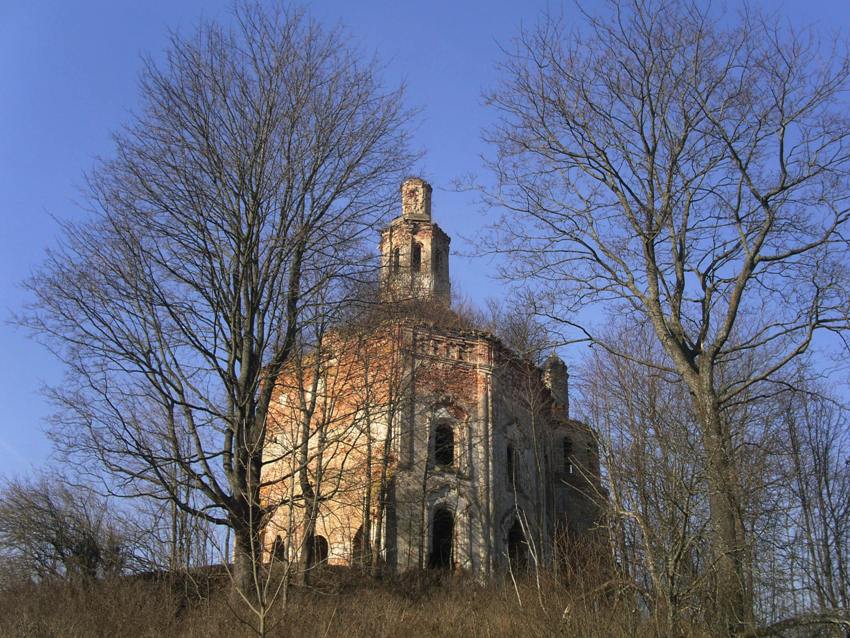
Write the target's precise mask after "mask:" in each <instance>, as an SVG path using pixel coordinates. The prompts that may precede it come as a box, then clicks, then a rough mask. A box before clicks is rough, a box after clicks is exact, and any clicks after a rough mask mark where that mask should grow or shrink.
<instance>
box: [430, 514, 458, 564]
mask: <svg viewBox="0 0 850 638" xmlns="http://www.w3.org/2000/svg"><path fill="white" fill-rule="evenodd" d="M454 528H455V519H454V515H453V514H452V513H451V511H449V510H447V509H446V508H444V507H441V508H439V509H438V510H437V511H435V512H434V519H433V521H432V523H431V552H430V554H429V556H428V567H429V568H430V569H450V568H451V566H452V562H453V561H452V558H453V557H452V545H453V543H452V541H453V539H454Z"/></svg>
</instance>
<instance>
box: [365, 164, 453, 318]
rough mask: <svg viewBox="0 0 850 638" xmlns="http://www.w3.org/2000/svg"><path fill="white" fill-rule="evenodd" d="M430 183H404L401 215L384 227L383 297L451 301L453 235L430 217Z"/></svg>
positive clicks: (399, 299) (447, 303)
mask: <svg viewBox="0 0 850 638" xmlns="http://www.w3.org/2000/svg"><path fill="white" fill-rule="evenodd" d="M431 190H432V189H431V185H430V184H429V183H428V182H426V181H425V180H423V179H420V178H419V177H409V178H407V179H406V180H404V181H403V182H402V184H401V215H400V216H399V217H396V218H395V219H394V220H393V221H392V222H390V224H389V226H387V227H386V228H384V229H383V230H382V231H381V300H382V301H409V300H420V301H436V302H438V303H442V304H445V305H447V306H448V305H449V304H450V303H451V282H450V280H449V244H450V243H451V239H450V238H449V236H448V235H446V233H444V232H443V231H442V230H441V229H440V227H439V226H437V224H435V223H433V222H432V221H431Z"/></svg>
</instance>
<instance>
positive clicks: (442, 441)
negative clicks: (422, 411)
mask: <svg viewBox="0 0 850 638" xmlns="http://www.w3.org/2000/svg"><path fill="white" fill-rule="evenodd" d="M454 456H455V435H454V431H453V430H452V426H451V425H449V424H448V423H440V424H439V425H437V428H436V429H435V430H434V462H435V463H436V464H437V465H441V466H444V467H448V466H451V465H453V464H454V460H455V459H454Z"/></svg>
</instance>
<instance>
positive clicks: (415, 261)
mask: <svg viewBox="0 0 850 638" xmlns="http://www.w3.org/2000/svg"><path fill="white" fill-rule="evenodd" d="M421 268H422V244H420V243H418V242H414V244H413V253H412V254H411V256H410V269H411V270H412V271H413V272H419V270H420V269H421Z"/></svg>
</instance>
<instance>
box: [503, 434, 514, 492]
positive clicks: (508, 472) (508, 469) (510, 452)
mask: <svg viewBox="0 0 850 638" xmlns="http://www.w3.org/2000/svg"><path fill="white" fill-rule="evenodd" d="M505 456H506V458H505V477H506V478H507V481H508V487H510V488H513V487H516V452H515V451H514V446H513V445H511V444H510V443H508V448H507V450H506V454H505Z"/></svg>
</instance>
